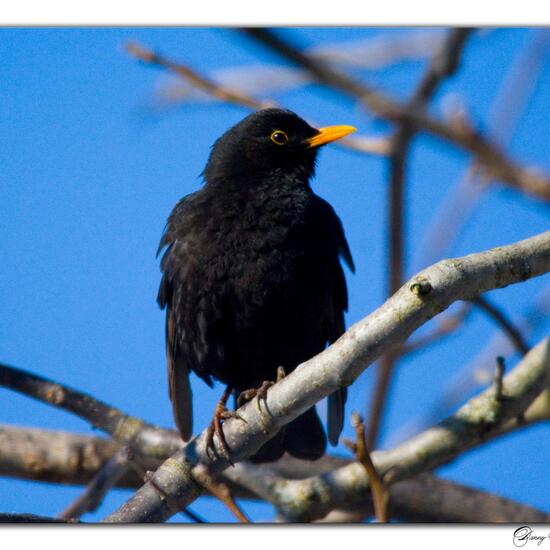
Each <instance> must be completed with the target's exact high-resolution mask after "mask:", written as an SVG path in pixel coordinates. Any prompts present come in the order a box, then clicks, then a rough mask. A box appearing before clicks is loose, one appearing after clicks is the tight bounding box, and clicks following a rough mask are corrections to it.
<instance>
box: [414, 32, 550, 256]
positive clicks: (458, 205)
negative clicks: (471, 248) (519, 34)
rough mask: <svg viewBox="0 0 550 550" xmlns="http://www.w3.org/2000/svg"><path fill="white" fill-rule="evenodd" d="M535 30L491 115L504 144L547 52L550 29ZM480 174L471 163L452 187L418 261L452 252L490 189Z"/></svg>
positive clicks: (492, 129) (490, 125)
mask: <svg viewBox="0 0 550 550" xmlns="http://www.w3.org/2000/svg"><path fill="white" fill-rule="evenodd" d="M532 32H533V36H532V38H531V40H530V41H529V42H528V43H527V45H526V47H525V48H524V49H522V50H521V51H520V52H519V54H518V55H517V56H516V57H515V59H514V60H513V62H512V64H511V67H510V69H509V70H508V72H507V73H506V75H505V77H504V79H503V81H502V83H501V85H500V86H499V88H498V94H497V96H496V97H495V99H494V102H493V104H492V106H491V110H490V113H489V115H488V119H487V123H486V127H487V133H488V135H490V136H492V138H493V139H494V140H495V141H496V142H497V143H499V144H500V145H501V146H502V147H504V146H507V145H508V144H509V142H510V139H511V138H512V136H513V134H514V131H515V129H516V127H517V125H518V122H519V121H520V119H521V115H522V113H523V111H524V110H525V108H526V106H527V105H528V103H529V102H528V100H529V97H530V95H531V94H532V93H533V90H535V88H536V84H537V81H538V80H539V78H540V76H541V71H542V68H543V67H544V63H545V60H546V58H547V55H548V42H549V38H550V31H549V30H548V29H539V30H536V31H535V30H533V31H532ZM480 175H481V174H480V173H479V169H476V165H475V163H472V164H470V166H469V167H468V168H467V169H466V170H465V172H464V174H463V175H462V176H461V177H460V179H459V180H458V181H457V182H456V184H455V185H453V186H452V187H451V190H450V191H449V193H447V195H446V197H445V198H444V200H443V204H442V206H441V208H440V209H439V211H438V212H437V214H436V216H435V220H434V221H433V222H432V223H431V225H430V227H429V229H428V231H427V234H426V235H425V236H424V238H423V243H422V244H421V247H420V251H419V254H418V255H417V260H416V261H415V264H416V265H417V266H418V267H423V266H424V265H429V264H431V263H434V262H436V261H437V260H439V259H440V258H443V257H445V256H446V255H448V254H449V251H450V250H451V246H452V244H453V242H456V239H457V238H458V236H459V235H460V230H461V228H462V227H464V224H465V223H466V221H467V220H468V219H469V217H470V216H471V214H472V212H473V210H474V208H475V206H476V205H477V204H478V203H479V201H480V200H481V198H482V197H483V196H484V195H485V192H486V191H487V190H488V189H490V186H489V185H488V183H490V182H488V181H487V180H486V178H482V177H480Z"/></svg>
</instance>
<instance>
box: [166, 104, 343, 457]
mask: <svg viewBox="0 0 550 550" xmlns="http://www.w3.org/2000/svg"><path fill="white" fill-rule="evenodd" d="M353 130H354V129H353V128H351V127H347V126H334V127H329V128H325V129H321V130H317V129H315V128H312V127H311V126H310V125H309V124H307V123H306V122H305V121H304V120H302V119H301V118H300V117H298V116H297V115H296V114H294V113H292V112H290V111H286V110H281V109H266V110H262V111H258V112H256V113H253V114H251V115H250V116H248V117H246V118H245V119H244V120H242V121H241V122H240V123H238V124H237V125H235V126H234V127H232V128H230V129H229V130H228V131H227V132H226V133H225V134H223V135H222V136H221V137H220V138H219V139H218V140H217V141H216V143H215V144H214V146H213V149H212V152H211V155H210V158H209V160H208V164H207V166H206V168H205V170H204V173H203V176H204V181H205V185H204V186H203V188H202V189H201V190H200V191H197V192H195V193H192V194H190V195H188V196H186V197H184V198H183V199H182V200H180V201H179V203H178V204H177V205H176V207H175V208H174V210H173V211H172V213H171V214H170V217H169V218H168V222H167V225H166V228H165V232H164V235H163V237H162V240H161V242H160V246H159V252H160V251H161V250H162V249H164V248H165V251H164V254H163V256H162V261H161V269H162V272H163V276H162V281H161V284H160V289H159V294H158V303H159V305H160V306H161V308H166V351H167V361H168V378H169V388H170V398H171V400H172V405H173V412H174V418H175V421H176V425H177V427H178V429H179V431H180V433H181V435H182V437H183V439H184V440H188V439H189V438H190V436H191V432H192V403H191V390H190V386H189V380H188V377H189V374H190V373H191V372H194V373H195V374H197V375H198V376H199V377H200V378H202V379H203V380H204V381H205V382H206V383H207V384H208V385H209V386H212V380H213V379H216V380H219V381H221V382H223V383H224V384H226V385H227V386H228V387H229V388H230V390H231V391H232V392H234V393H235V394H238V393H240V392H242V391H244V390H247V389H249V388H255V387H258V386H260V385H261V384H262V382H263V381H265V380H274V379H275V377H276V373H277V368H278V367H279V366H283V367H284V369H285V371H286V372H287V373H288V372H290V371H292V370H293V369H294V368H295V367H296V366H297V365H298V364H300V363H301V362H303V361H305V360H307V359H309V358H310V357H312V356H314V355H315V354H317V353H319V352H320V351H322V350H323V349H324V348H325V347H326V345H327V344H328V343H331V342H333V341H334V340H336V339H337V338H338V337H339V336H340V335H341V334H342V332H343V331H344V312H345V311H346V309H347V305H348V298H347V289H346V282H345V278H344V273H343V270H342V267H341V265H340V258H343V260H344V261H345V262H346V263H347V265H348V266H349V267H350V269H351V270H353V261H352V257H351V254H350V250H349V247H348V244H347V242H346V238H345V236H344V231H343V228H342V224H341V222H340V220H339V218H338V216H337V215H336V213H335V212H334V210H333V208H332V207H331V206H330V205H329V204H328V203H327V202H326V201H324V200H323V199H321V198H320V197H318V196H317V195H316V194H315V193H314V192H313V191H312V189H311V187H310V183H309V180H310V178H311V177H312V176H313V174H314V169H315V159H316V155H317V150H318V147H319V146H320V145H323V144H324V143H328V142H329V141H334V140H335V139H338V138H339V137H342V136H343V135H345V134H347V133H350V132H351V131H353ZM345 400H346V392H345V390H341V391H339V392H336V393H335V394H334V395H332V396H330V397H329V405H328V435H329V440H330V441H331V443H332V444H336V443H337V440H338V437H339V434H340V432H341V430H342V424H343V414H344V413H343V410H344V403H345ZM325 448H326V437H325V434H324V431H323V428H322V426H321V423H320V421H319V417H318V416H317V413H316V412H315V408H312V409H310V410H309V411H307V412H306V413H304V414H303V415H302V416H301V417H299V418H297V419H296V420H294V421H293V422H291V423H290V424H288V425H287V426H286V428H285V429H283V430H282V431H281V432H279V434H277V435H276V436H275V437H274V438H273V439H271V440H270V441H269V442H268V443H266V445H264V447H263V448H262V449H260V451H259V452H258V453H257V454H256V455H255V457H253V459H254V460H256V461H272V460H276V459H277V458H279V457H280V456H281V455H282V454H283V452H284V451H287V452H289V453H290V454H292V455H294V456H296V457H299V458H304V459H316V458H319V457H320V456H322V455H323V454H324V452H325Z"/></svg>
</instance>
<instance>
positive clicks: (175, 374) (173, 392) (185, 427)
mask: <svg viewBox="0 0 550 550" xmlns="http://www.w3.org/2000/svg"><path fill="white" fill-rule="evenodd" d="M166 362H167V366H168V393H169V396H170V400H171V401H172V413H173V415H174V420H175V422H176V427H177V428H178V431H179V432H180V434H181V437H182V439H183V440H184V441H188V440H189V439H190V438H191V435H192V433H193V394H192V393H191V385H190V384H189V368H188V367H187V365H186V363H185V361H181V360H178V352H177V343H176V327H175V321H174V314H173V312H172V311H171V310H170V309H168V310H167V311H166Z"/></svg>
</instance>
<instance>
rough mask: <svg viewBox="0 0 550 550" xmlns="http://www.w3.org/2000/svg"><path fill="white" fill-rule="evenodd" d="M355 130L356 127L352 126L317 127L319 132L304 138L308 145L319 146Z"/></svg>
mask: <svg viewBox="0 0 550 550" xmlns="http://www.w3.org/2000/svg"><path fill="white" fill-rule="evenodd" d="M356 130H357V128H354V127H353V126H327V127H326V128H319V133H318V134H315V135H314V136H313V137H311V138H309V139H306V144H307V146H308V147H319V146H320V145H325V144H326V143H330V142H331V141H336V140H337V139H340V138H343V137H344V136H347V135H348V134H351V133H352V132H355V131H356Z"/></svg>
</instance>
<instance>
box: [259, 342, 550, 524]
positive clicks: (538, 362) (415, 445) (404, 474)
mask: <svg viewBox="0 0 550 550" xmlns="http://www.w3.org/2000/svg"><path fill="white" fill-rule="evenodd" d="M549 383H550V339H548V338H547V339H546V340H544V341H543V342H541V343H540V344H539V345H538V346H536V347H535V348H533V349H532V350H531V351H530V352H529V353H528V354H527V355H526V356H525V358H524V359H523V360H522V362H521V363H520V364H519V365H518V366H517V367H516V368H515V369H514V370H513V371H512V372H511V373H510V374H509V375H508V376H506V377H505V379H504V381H503V393H502V396H501V397H500V398H496V396H495V392H494V388H492V387H491V388H489V389H488V390H486V391H485V392H483V393H482V394H481V395H479V396H477V397H475V398H473V399H471V400H470V401H469V402H468V403H466V405H464V406H463V407H461V408H460V409H459V410H458V411H457V412H456V413H455V414H454V415H453V416H451V417H449V418H448V419H446V420H444V421H443V422H441V423H439V424H438V425H436V426H434V427H433V428H430V429H428V430H426V431H425V432H422V433H421V434H419V435H418V436H416V437H414V438H412V439H410V440H409V441H407V442H405V443H404V444H402V445H400V446H399V447H396V448H395V449H393V450H391V451H387V452H379V453H373V457H372V458H373V462H374V464H375V466H376V469H377V470H378V472H379V473H381V474H383V475H385V481H386V483H390V484H393V483H395V482H396V481H398V480H403V479H406V478H409V477H412V476H415V475H418V474H420V473H422V472H425V471H430V470H433V469H434V468H437V467H438V466H441V465H442V464H446V463H448V462H450V461H451V460H453V459H454V458H455V457H456V456H458V455H459V454H461V453H463V452H464V451H466V450H467V449H470V448H472V447H473V446H476V445H479V444H481V443H483V442H485V441H487V440H488V439H490V438H493V437H495V436H497V435H500V434H501V433H502V431H503V429H505V427H511V424H513V423H515V422H517V420H516V418H517V417H518V416H521V415H522V414H523V411H525V410H526V409H527V408H528V407H529V405H530V404H531V403H533V402H536V397H537V395H538V394H540V392H541V388H544V387H545V386H547V385H548V384H549ZM544 393H546V392H544ZM368 485H369V482H368V476H367V475H366V473H365V471H364V468H362V466H361V465H360V464H357V463H353V464H350V465H348V466H344V467H342V468H338V469H336V470H334V471H332V472H330V473H328V474H325V475H322V476H316V477H310V478H308V479H304V480H295V481H287V480H285V481H284V482H282V483H281V482H280V481H278V480H276V481H274V482H273V483H271V484H270V487H269V494H270V495H271V499H272V502H273V504H274V505H275V506H276V507H277V508H278V510H279V512H280V513H281V514H282V515H283V516H285V517H287V518H289V519H291V520H294V521H311V520H314V519H319V518H322V517H324V516H325V515H326V514H327V513H328V512H329V511H330V510H332V509H334V508H338V507H339V506H341V505H346V506H349V505H350V504H351V503H353V502H354V501H357V500H359V499H364V498H365V497H366V495H367V494H368Z"/></svg>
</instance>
